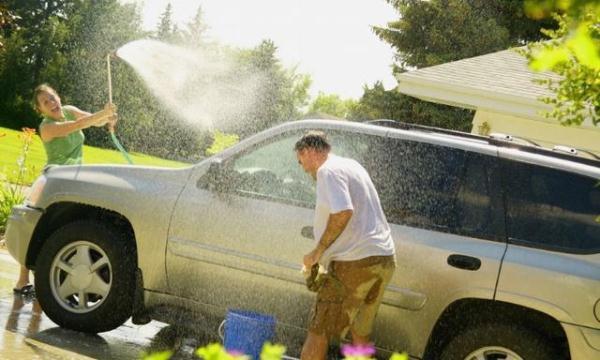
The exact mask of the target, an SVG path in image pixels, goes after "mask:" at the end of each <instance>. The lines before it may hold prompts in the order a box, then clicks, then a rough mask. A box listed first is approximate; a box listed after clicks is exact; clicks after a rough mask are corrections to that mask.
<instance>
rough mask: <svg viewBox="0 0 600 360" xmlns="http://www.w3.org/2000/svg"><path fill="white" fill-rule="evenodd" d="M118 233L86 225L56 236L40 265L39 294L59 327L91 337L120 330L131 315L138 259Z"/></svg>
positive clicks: (77, 224) (37, 274) (93, 223)
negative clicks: (87, 334) (99, 333)
mask: <svg viewBox="0 0 600 360" xmlns="http://www.w3.org/2000/svg"><path fill="white" fill-rule="evenodd" d="M134 254H135V250H134V248H133V244H131V243H130V241H129V240H128V239H126V238H124V236H123V234H122V233H121V232H119V231H118V230H117V229H115V228H111V227H109V226H108V225H105V224H103V223H100V222H97V221H92V220H82V221H77V222H73V223H70V224H67V225H65V226H63V227H61V228H59V229H58V230H56V231H55V232H54V233H53V234H52V235H51V236H50V237H49V238H48V239H47V241H46V242H45V244H44V246H43V247H42V250H41V251H40V254H39V256H38V258H37V262H36V271H35V291H36V294H37V298H38V301H39V303H40V305H41V307H42V309H43V310H44V312H45V313H46V315H47V316H48V317H49V318H50V319H51V320H52V321H54V322H55V323H56V324H58V325H60V326H62V327H65V328H68V329H73V330H78V331H82V332H88V333H98V332H103V331H109V330H112V329H115V328H117V327H119V326H120V325H121V324H123V323H124V322H125V321H126V320H127V319H128V318H129V317H130V316H131V314H132V311H133V299H134V292H135V272H136V267H137V265H136V261H137V259H136V256H135V255H134Z"/></svg>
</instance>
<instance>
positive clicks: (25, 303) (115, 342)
mask: <svg viewBox="0 0 600 360" xmlns="http://www.w3.org/2000/svg"><path fill="white" fill-rule="evenodd" d="M18 272H19V267H18V264H17V262H16V261H15V260H14V259H13V258H12V257H11V256H10V255H9V254H8V252H7V251H6V250H4V249H0V325H2V335H1V336H0V358H1V359H6V360H13V359H14V360H21V359H27V360H29V359H44V360H45V359H140V358H142V354H143V353H147V352H154V351H160V350H165V349H175V350H176V354H175V356H174V357H173V359H176V358H179V359H186V358H193V356H191V353H192V352H193V350H194V348H196V347H197V345H198V341H197V340H195V339H196V337H194V336H193V335H190V334H188V333H186V332H184V331H182V330H181V329H178V328H176V327H173V326H168V325H167V324H164V323H161V322H157V321H152V322H151V323H149V324H147V325H143V326H139V325H133V324H132V323H131V322H129V321H128V322H127V323H125V324H124V325H122V326H120V327H119V328H117V329H115V330H113V331H110V332H104V333H101V334H98V335H92V334H84V333H79V332H75V331H70V330H66V329H62V328H60V327H58V326H57V325H56V324H55V323H53V322H52V321H51V320H50V319H48V317H47V316H46V315H44V314H43V313H39V312H38V311H36V310H39V307H38V306H37V303H36V302H35V300H34V299H32V298H27V297H23V296H15V295H13V291H12V288H13V285H14V283H15V280H16V279H17V277H18Z"/></svg>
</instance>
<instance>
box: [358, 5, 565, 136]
mask: <svg viewBox="0 0 600 360" xmlns="http://www.w3.org/2000/svg"><path fill="white" fill-rule="evenodd" d="M386 1H387V2H388V3H389V4H390V5H392V6H394V8H396V10H397V11H398V13H399V14H400V16H399V18H398V20H395V21H392V22H389V23H388V24H387V26H374V27H373V31H374V32H375V34H376V35H377V36H378V37H379V38H380V39H381V40H383V41H384V42H386V43H388V44H389V45H391V46H392V48H393V49H394V50H395V51H396V54H395V60H396V63H395V64H394V65H393V72H394V73H395V74H398V73H401V72H405V71H409V70H412V69H414V68H421V67H428V66H434V65H438V64H441V63H445V62H450V61H455V60H459V59H464V58H468V57H473V56H478V55H482V54H486V53H490V52H494V51H498V50H503V49H506V48H508V47H510V46H514V45H522V44H523V43H525V42H527V41H532V40H539V39H540V38H541V37H542V34H540V33H539V29H540V28H541V27H543V26H545V27H552V26H553V21H552V20H539V21H538V20H532V19H529V18H527V17H525V15H524V11H523V1H524V0H431V1H419V0H386ZM396 92H397V90H396V89H392V90H389V91H387V90H385V89H383V87H381V86H380V84H377V83H376V84H374V86H373V87H372V88H371V87H368V86H366V87H365V90H364V94H363V96H362V98H361V100H360V101H359V105H358V107H357V108H356V109H355V111H353V113H352V114H351V117H352V118H354V119H357V120H368V119H376V118H388V119H393V120H400V121H405V122H415V123H421V124H425V125H433V126H441V127H446V128H452V129H459V130H467V131H468V130H470V128H471V119H472V112H471V111H468V110H463V109H457V108H454V107H450V106H445V105H439V104H433V103H429V102H425V101H422V100H417V99H412V98H409V97H407V96H406V95H402V94H395V93H396Z"/></svg>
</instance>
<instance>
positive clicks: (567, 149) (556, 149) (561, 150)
mask: <svg viewBox="0 0 600 360" xmlns="http://www.w3.org/2000/svg"><path fill="white" fill-rule="evenodd" d="M552 151H554V152H559V153H564V154H569V155H572V156H577V155H579V153H583V154H586V155H588V156H590V157H592V158H594V159H596V160H600V156H598V155H596V154H594V153H593V152H591V151H588V150H584V149H577V148H574V147H570V146H565V145H555V146H554V147H553V148H552Z"/></svg>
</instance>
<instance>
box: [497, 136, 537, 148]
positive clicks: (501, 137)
mask: <svg viewBox="0 0 600 360" xmlns="http://www.w3.org/2000/svg"><path fill="white" fill-rule="evenodd" d="M490 139H494V140H502V141H511V142H513V141H521V142H524V143H526V144H527V145H533V146H538V147H541V145H540V144H538V143H536V142H535V141H533V140H530V139H527V138H523V137H519V136H514V135H509V134H502V133H491V134H490Z"/></svg>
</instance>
